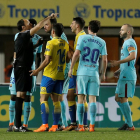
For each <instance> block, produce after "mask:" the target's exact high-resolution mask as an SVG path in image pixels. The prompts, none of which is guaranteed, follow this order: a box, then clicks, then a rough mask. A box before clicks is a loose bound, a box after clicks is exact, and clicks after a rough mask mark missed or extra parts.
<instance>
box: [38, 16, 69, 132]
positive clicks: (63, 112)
mask: <svg viewBox="0 0 140 140" xmlns="http://www.w3.org/2000/svg"><path fill="white" fill-rule="evenodd" d="M56 23H57V19H56V18H54V19H50V20H48V21H47V22H46V24H45V25H44V30H45V32H46V33H49V34H50V39H52V36H51V30H52V27H53V24H56ZM61 38H62V39H63V40H65V41H66V42H67V43H68V40H67V37H66V35H65V33H64V32H63V33H62V34H61ZM68 44H69V43H68ZM68 65H69V63H66V69H65V73H66V71H68V70H67V68H68V67H69V66H68ZM65 78H66V76H65ZM66 81H67V79H66V80H65V81H64V86H63V88H64V89H63V91H64V90H66V86H65V85H66ZM64 92H65V91H64ZM63 96H64V94H62V96H59V101H60V105H61V117H62V123H63V125H64V126H65V127H67V126H68V124H67V120H66V105H65V102H64V98H63ZM43 104H44V103H42V105H43ZM45 107H46V106H45ZM41 116H42V122H44V121H43V120H44V119H43V118H45V116H46V113H42V114H41ZM65 127H63V128H65ZM41 128H42V129H38V130H37V131H38V132H39V131H41V132H42V131H45V130H46V128H45V126H44V125H42V126H41ZM47 128H48V127H47ZM58 129H61V128H58ZM47 130H48V129H47ZM35 131H36V130H35Z"/></svg>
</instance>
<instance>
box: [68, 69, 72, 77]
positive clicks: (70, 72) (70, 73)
mask: <svg viewBox="0 0 140 140" xmlns="http://www.w3.org/2000/svg"><path fill="white" fill-rule="evenodd" d="M68 76H69V77H70V78H72V70H71V69H70V70H69V73H68Z"/></svg>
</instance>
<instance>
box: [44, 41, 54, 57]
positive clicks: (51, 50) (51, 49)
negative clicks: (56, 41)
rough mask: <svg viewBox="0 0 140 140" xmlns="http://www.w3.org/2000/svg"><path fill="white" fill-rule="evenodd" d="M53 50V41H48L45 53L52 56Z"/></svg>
mask: <svg viewBox="0 0 140 140" xmlns="http://www.w3.org/2000/svg"><path fill="white" fill-rule="evenodd" d="M52 52H53V46H52V45H51V43H50V42H49V41H48V42H47V45H46V50H45V53H44V54H45V55H49V56H52Z"/></svg>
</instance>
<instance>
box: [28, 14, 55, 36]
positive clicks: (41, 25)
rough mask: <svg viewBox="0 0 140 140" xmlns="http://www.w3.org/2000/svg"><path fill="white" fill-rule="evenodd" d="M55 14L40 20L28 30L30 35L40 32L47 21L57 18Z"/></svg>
mask: <svg viewBox="0 0 140 140" xmlns="http://www.w3.org/2000/svg"><path fill="white" fill-rule="evenodd" d="M57 15H58V14H57V13H52V14H51V15H50V16H48V17H46V18H44V19H43V20H41V21H40V22H39V23H38V24H37V25H36V26H35V27H33V28H32V29H31V30H30V35H31V36H32V35H34V34H35V33H36V32H37V31H38V30H40V29H41V28H42V27H43V26H44V25H45V24H46V21H47V20H48V19H53V18H56V17H57Z"/></svg>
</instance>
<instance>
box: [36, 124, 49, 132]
mask: <svg viewBox="0 0 140 140" xmlns="http://www.w3.org/2000/svg"><path fill="white" fill-rule="evenodd" d="M48 130H49V125H48V124H42V125H41V126H40V127H39V128H38V129H36V130H34V132H44V131H48Z"/></svg>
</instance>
